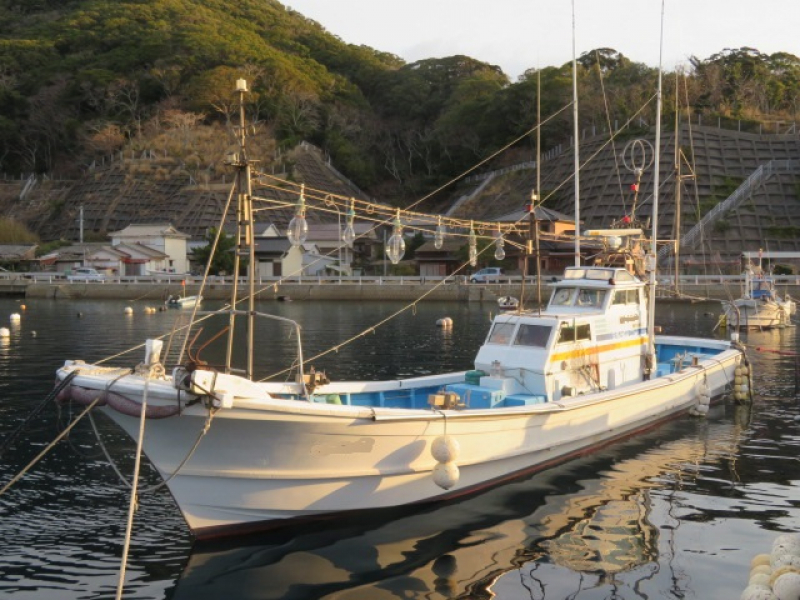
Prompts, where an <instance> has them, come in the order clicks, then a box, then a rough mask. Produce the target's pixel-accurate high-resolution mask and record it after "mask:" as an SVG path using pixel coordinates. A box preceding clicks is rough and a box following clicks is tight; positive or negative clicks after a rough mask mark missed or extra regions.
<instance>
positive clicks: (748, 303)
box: [723, 267, 797, 329]
mask: <svg viewBox="0 0 800 600" xmlns="http://www.w3.org/2000/svg"><path fill="white" fill-rule="evenodd" d="M723 306H724V308H725V313H724V317H725V322H726V324H727V325H728V326H730V327H733V328H735V329H738V328H741V329H773V328H781V327H786V326H787V325H790V324H791V316H792V315H793V314H794V313H795V312H796V311H797V305H796V304H795V302H794V300H792V298H791V297H789V296H788V295H787V296H786V297H785V298H781V297H780V296H779V295H778V294H777V292H776V290H775V280H774V279H773V278H772V277H770V276H769V275H765V274H764V272H763V271H762V270H761V269H760V268H759V269H757V272H756V270H754V269H753V268H752V267H748V269H747V270H746V271H745V272H744V293H743V295H742V297H741V298H737V299H736V300H733V301H731V302H724V303H723Z"/></svg>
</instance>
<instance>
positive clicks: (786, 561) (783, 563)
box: [770, 554, 800, 569]
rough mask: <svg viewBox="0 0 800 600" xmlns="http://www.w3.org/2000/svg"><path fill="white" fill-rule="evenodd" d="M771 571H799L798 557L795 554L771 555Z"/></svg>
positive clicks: (799, 559)
mask: <svg viewBox="0 0 800 600" xmlns="http://www.w3.org/2000/svg"><path fill="white" fill-rule="evenodd" d="M770 564H771V565H772V568H773V569H780V568H781V567H794V568H796V569H800V556H797V555H796V554H778V555H775V554H773V555H772V560H771V561H770Z"/></svg>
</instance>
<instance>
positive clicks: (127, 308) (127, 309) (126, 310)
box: [125, 306, 133, 315]
mask: <svg viewBox="0 0 800 600" xmlns="http://www.w3.org/2000/svg"><path fill="white" fill-rule="evenodd" d="M125 314H126V315H132V314H133V309H132V308H131V307H130V306H126V307H125Z"/></svg>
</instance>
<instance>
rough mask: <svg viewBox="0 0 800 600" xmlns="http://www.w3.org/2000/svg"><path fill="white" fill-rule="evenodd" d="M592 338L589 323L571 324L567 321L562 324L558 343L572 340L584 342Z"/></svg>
mask: <svg viewBox="0 0 800 600" xmlns="http://www.w3.org/2000/svg"><path fill="white" fill-rule="evenodd" d="M591 339H592V331H591V328H590V327H589V324H588V323H582V324H580V325H574V326H573V325H569V324H567V323H562V324H561V330H560V331H559V332H558V343H559V344H567V343H570V342H582V341H587V340H591Z"/></svg>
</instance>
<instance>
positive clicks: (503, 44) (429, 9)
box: [283, 0, 800, 81]
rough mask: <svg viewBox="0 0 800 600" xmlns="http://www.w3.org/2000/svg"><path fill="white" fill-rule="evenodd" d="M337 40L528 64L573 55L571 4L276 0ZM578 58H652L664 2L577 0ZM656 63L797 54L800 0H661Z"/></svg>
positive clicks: (404, 54)
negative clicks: (613, 54)
mask: <svg viewBox="0 0 800 600" xmlns="http://www.w3.org/2000/svg"><path fill="white" fill-rule="evenodd" d="M283 2H284V4H285V5H286V6H288V7H291V8H292V9H294V10H296V11H297V12H299V13H301V14H303V15H304V16H306V17H308V18H309V19H312V20H314V21H316V22H318V23H319V24H320V25H322V26H323V27H324V28H325V29H326V30H327V31H328V32H330V33H332V34H334V35H337V36H338V37H340V38H341V39H342V40H343V41H345V42H347V43H350V44H356V45H361V44H363V45H366V46H370V47H372V48H375V49H376V50H381V51H384V52H390V53H392V54H396V55H397V56H399V57H401V58H402V59H404V60H405V61H406V62H414V61H417V60H421V59H424V58H442V57H445V56H453V55H455V54H465V55H467V56H470V57H472V58H475V59H477V60H480V61H483V62H487V63H490V64H493V65H498V66H500V67H501V68H502V69H503V71H504V72H505V73H506V75H508V76H509V77H510V78H511V80H512V81H515V80H516V79H517V77H518V76H519V75H521V74H522V73H523V72H524V71H525V70H526V69H530V68H543V67H549V66H560V65H562V64H564V63H566V62H569V61H571V60H572V0H547V1H545V0H483V1H479V0H283ZM574 4H575V46H576V54H577V55H578V56H580V55H581V53H583V52H586V51H590V50H594V49H596V48H613V49H615V50H617V51H619V52H621V53H622V54H624V55H625V56H627V57H628V58H629V59H631V60H633V61H635V62H641V63H645V64H647V65H648V66H651V67H657V66H658V64H659V32H660V28H661V12H662V1H661V0H636V1H633V0H574ZM663 26H664V47H663V61H662V62H663V66H664V69H666V70H674V69H675V68H676V67H677V66H681V65H688V64H689V58H690V57H691V56H697V57H698V58H700V59H706V58H708V57H710V56H711V55H713V54H716V53H717V52H720V51H722V50H723V49H725V48H741V47H743V46H749V47H752V48H756V49H757V50H759V51H761V52H763V53H764V54H772V53H774V52H789V53H791V54H794V55H797V56H800V30H799V29H798V27H799V26H800V1H798V0H749V1H744V0H665V2H664V25H663Z"/></svg>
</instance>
